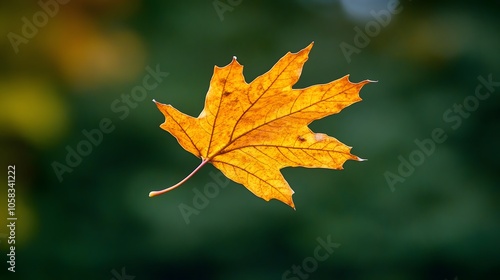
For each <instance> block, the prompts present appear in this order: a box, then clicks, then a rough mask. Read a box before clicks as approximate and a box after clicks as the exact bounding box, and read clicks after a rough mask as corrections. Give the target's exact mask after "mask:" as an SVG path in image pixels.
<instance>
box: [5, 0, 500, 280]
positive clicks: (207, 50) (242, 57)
mask: <svg viewBox="0 0 500 280" xmlns="http://www.w3.org/2000/svg"><path fill="white" fill-rule="evenodd" d="M54 1H55V0H54ZM54 1H49V0H45V1H42V2H43V3H46V2H51V3H58V2H54ZM6 2H7V1H3V2H2V3H1V4H0V31H1V32H0V33H1V38H2V40H0V61H1V63H0V141H1V145H0V149H1V150H0V152H1V167H2V168H3V169H4V171H3V174H5V175H2V176H5V178H6V177H7V166H8V165H12V164H14V165H15V166H16V216H17V218H18V221H17V227H16V230H17V231H16V271H17V272H16V273H11V272H8V271H7V267H8V264H7V263H6V261H7V256H6V254H7V253H8V246H7V242H6V241H7V239H6V237H7V234H8V233H7V228H6V227H5V226H1V227H0V249H1V255H0V260H2V261H1V263H2V265H1V269H0V278H1V279H116V280H120V279H129V280H131V279H136V280H142V279H306V277H305V276H299V275H293V274H290V275H288V276H286V275H285V277H284V273H285V272H286V271H287V270H291V268H292V265H294V264H295V265H300V266H302V265H303V264H304V263H303V261H304V260H306V259H307V258H308V257H313V256H314V253H313V252H314V250H315V248H316V247H317V246H318V242H317V241H316V240H317V238H322V239H325V240H326V238H327V236H330V238H331V240H332V241H333V242H335V243H339V244H341V245H340V247H338V248H337V249H335V251H334V252H333V254H331V255H330V256H329V257H328V259H326V260H325V261H320V262H318V265H317V268H314V269H309V270H310V271H311V272H308V273H307V279H385V280H388V279H389V280H390V279H409V280H412V279H438V280H442V279H455V277H457V279H497V278H496V277H498V276H499V275H500V265H499V259H500V250H499V249H500V246H499V233H500V219H499V218H500V217H499V209H500V206H499V203H498V202H499V201H500V192H499V187H500V186H499V175H498V171H499V168H498V166H499V165H498V162H497V159H498V158H499V157H500V152H499V148H498V143H499V141H498V136H499V132H500V118H499V114H498V110H499V104H500V97H499V94H500V87H494V88H493V89H494V90H495V91H494V92H492V93H491V95H490V96H489V98H487V99H486V100H482V101H479V102H478V104H477V106H476V107H477V108H474V110H473V111H471V112H470V113H469V115H467V117H460V120H461V121H462V123H461V125H460V126H459V127H458V128H457V129H453V128H452V127H451V124H453V123H450V122H447V121H445V120H444V119H443V114H444V113H445V112H446V111H447V110H448V109H453V106H454V104H462V103H463V101H464V99H466V98H469V99H467V100H471V96H473V95H474V92H475V89H476V86H478V85H479V84H480V83H479V81H478V76H482V77H485V78H487V77H488V76H489V75H492V79H493V80H494V81H500V71H499V70H500V69H499V62H500V51H499V50H500V36H499V34H500V24H499V23H500V20H499V19H498V11H499V9H498V8H499V5H497V4H495V3H494V2H495V1H489V2H487V1H482V2H484V3H482V4H479V2H481V1H478V2H472V1H462V2H459V1H458V2H457V1H439V2H437V1H436V2H425V3H423V2H422V1H401V3H399V6H398V7H399V9H401V10H400V12H399V13H398V14H393V15H392V16H391V19H390V21H389V22H388V24H386V26H381V25H378V26H379V27H380V30H378V31H377V30H375V29H374V31H373V32H374V33H376V34H374V35H373V36H371V37H370V38H369V39H370V41H369V43H368V44H367V46H363V47H362V48H359V52H357V53H353V54H352V55H350V56H349V59H350V62H348V59H347V58H346V56H345V55H344V54H343V52H342V50H341V48H340V45H341V44H342V43H343V42H345V43H347V44H350V45H352V46H356V45H355V42H354V39H355V36H356V30H355V28H356V27H357V28H360V29H361V30H365V26H366V24H367V23H369V22H370V21H373V20H374V16H373V15H372V14H371V13H370V11H375V12H376V13H379V11H381V10H387V4H388V2H390V1H387V0H381V1H367V0H366V1H361V0H356V1H347V0H344V1H338V0H337V1H335V0H316V1H305V0H295V1H272V2H271V1H250V0H243V1H235V0H232V1H230V0H228V1H226V0H220V1H193V2H192V1H187V2H182V1H173V2H172V1H164V2H163V1H139V0H109V1H99V0H88V1H84V0H69V2H68V3H67V4H58V6H57V10H55V7H56V6H54V5H53V6H52V8H51V9H52V11H54V13H53V16H50V15H49V16H48V17H47V20H46V22H44V18H43V16H42V15H41V14H40V13H39V12H40V11H43V9H42V8H41V6H40V5H39V4H38V3H37V1H17V2H14V1H12V2H9V3H6ZM61 2H63V1H62V0H61ZM214 3H215V5H214ZM218 9H219V10H218ZM36 13H38V15H39V18H35V20H38V23H39V24H40V25H41V27H39V28H37V29H38V30H37V31H36V32H35V33H34V35H33V34H30V33H27V34H29V36H31V37H32V38H26V39H24V41H23V42H22V43H18V45H16V46H14V45H13V43H12V38H13V37H12V36H13V35H12V33H15V34H17V35H22V34H23V30H22V28H23V25H24V24H25V23H24V22H23V20H22V18H23V17H26V18H27V19H28V20H29V21H31V22H33V16H34V15H35V14H36ZM11 32H12V33H11ZM9 34H10V35H9ZM312 41H314V42H315V45H314V47H313V49H312V51H311V54H310V58H309V61H308V62H307V63H306V65H305V67H304V70H303V72H302V77H301V79H300V81H299V82H298V83H297V84H296V85H295V88H303V87H307V86H309V85H313V84H318V83H326V82H328V81H331V80H334V79H337V78H340V77H342V76H344V75H346V74H350V75H351V80H352V81H355V82H358V81H361V80H364V79H371V80H378V83H374V84H369V85H366V86H365V87H364V88H363V89H362V91H361V97H362V98H363V101H362V102H360V103H356V104H354V105H352V106H350V107H348V108H347V109H345V110H343V111H342V112H341V113H340V114H338V115H334V116H331V117H327V118H325V119H322V120H319V121H316V122H314V123H313V124H312V125H311V128H312V129H313V130H314V131H316V132H324V133H327V134H329V135H332V136H334V137H336V138H338V139H339V140H340V141H342V142H344V143H346V144H347V145H349V146H352V147H353V150H352V152H353V153H354V154H356V155H358V156H360V157H362V158H367V159H368V161H366V162H353V161H349V162H347V163H346V164H345V165H344V167H345V170H343V171H334V170H323V169H305V168H294V169H292V168H286V169H284V170H282V171H283V174H284V176H285V178H286V179H287V180H288V181H289V183H290V185H291V186H292V188H293V189H294V190H295V195H294V201H295V204H296V206H297V210H296V211H293V210H292V209H291V208H289V207H288V206H286V205H284V204H283V203H280V202H278V201H271V202H265V201H264V200H262V199H259V198H257V197H255V196H254V195H253V194H251V193H250V192H249V191H247V190H246V189H245V188H244V187H243V186H241V185H238V184H235V183H233V182H231V183H230V184H229V185H228V186H227V187H226V188H220V189H218V190H219V193H218V195H216V196H215V197H214V198H210V199H208V205H206V206H205V207H204V208H203V209H201V210H200V211H199V213H197V215H195V214H193V215H191V216H190V217H189V218H188V220H189V223H186V220H185V219H184V217H183V215H182V214H181V212H180V210H179V206H180V205H181V204H185V205H189V206H191V207H194V206H193V198H194V197H195V191H196V190H199V191H202V192H203V190H204V187H205V186H207V184H211V183H213V182H214V179H212V177H211V176H210V174H211V173H213V174H219V173H220V172H218V171H217V170H216V169H215V168H214V167H213V166H211V165H207V166H205V167H204V168H202V169H201V170H200V172H199V173H197V174H196V175H195V176H194V177H193V178H191V179H190V180H189V181H188V182H187V183H185V184H184V185H183V186H182V187H180V188H179V189H177V190H175V191H173V192H171V193H169V194H167V195H163V196H160V197H156V198H149V197H148V195H147V194H148V192H149V191H151V190H153V189H160V188H164V187H167V186H170V185H173V184H175V183H177V182H178V181H179V180H181V179H182V178H184V177H185V176H186V175H187V174H189V173H190V172H191V171H192V170H193V169H194V168H195V167H196V166H197V165H198V164H199V159H197V158H196V157H194V156H193V155H191V154H189V153H187V152H186V151H184V150H183V149H182V148H181V147H180V146H179V145H178V144H177V142H176V140H175V139H174V138H173V137H172V136H171V135H170V134H168V133H167V132H165V131H163V130H161V129H160V128H159V127H158V126H159V125H160V124H161V123H162V122H163V121H164V118H163V116H162V114H161V113H160V112H159V111H158V110H157V108H156V106H155V105H154V104H153V103H152V102H151V101H150V100H151V99H153V98H154V99H156V100H158V101H160V102H162V103H168V104H172V105H174V106H175V107H176V108H178V109H179V110H181V111H183V112H185V113H187V114H190V115H193V116H197V115H198V114H199V112H200V111H201V110H202V108H203V103H204V99H205V94H206V92H207V89H208V86H209V80H210V77H211V75H212V71H213V67H214V65H218V66H224V65H226V64H228V63H229V62H230V61H231V58H232V56H233V55H235V56H237V57H238V61H239V62H240V63H241V64H243V65H244V66H245V69H244V73H245V77H246V80H247V82H250V81H252V80H253V79H254V78H255V77H257V76H258V75H260V74H262V73H264V72H266V71H267V70H268V69H269V68H270V67H271V66H272V65H273V64H274V63H275V62H276V61H277V60H278V59H279V58H280V57H282V56H283V55H284V54H285V53H286V52H288V51H292V52H296V51H299V50H300V49H302V48H304V47H306V46H307V45H308V44H309V43H310V42H312ZM16 48H17V52H16ZM147 66H149V67H151V68H153V69H155V68H156V67H159V69H161V71H163V72H168V73H169V75H168V77H166V78H164V79H163V80H162V81H161V83H159V84H158V86H157V87H156V88H155V89H153V90H150V91H148V92H147V96H146V97H145V98H144V100H141V101H140V102H135V103H134V105H133V107H130V106H129V107H128V108H129V113H128V114H127V115H126V116H125V114H124V113H123V112H122V113H117V112H116V110H113V109H112V104H113V103H114V102H118V103H116V104H120V105H121V106H123V105H124V104H125V103H122V101H121V100H122V95H127V94H130V93H131V91H132V89H133V88H134V87H136V86H138V85H142V81H143V77H144V76H146V75H148V71H147V70H146V67H147ZM483 91H484V89H483ZM484 92H485V91H484ZM116 100H118V101H116ZM471 104H472V103H471ZM469 107H470V104H469ZM454 116H459V115H458V114H454ZM122 118H123V119H122ZM103 119H109V120H110V122H112V125H113V127H114V130H113V131H112V132H110V133H107V134H104V135H103V139H102V143H100V144H99V145H97V146H93V147H92V151H91V152H90V153H89V154H88V155H87V156H84V157H83V158H82V160H81V163H79V164H78V165H77V166H76V167H74V168H72V169H73V170H72V172H68V173H64V174H63V175H62V182H60V180H58V177H57V175H56V173H55V172H54V169H53V164H54V162H59V163H61V164H65V161H66V160H65V158H66V155H67V153H68V152H67V147H68V146H69V147H71V148H72V149H76V147H77V145H78V144H79V143H80V142H81V141H83V140H85V139H86V137H85V136H84V134H82V130H87V131H91V130H93V129H98V128H99V123H100V122H101V121H102V120H103ZM435 128H442V129H443V130H444V131H445V133H446V135H447V139H446V141H445V142H444V143H442V144H437V145H436V149H435V151H434V152H433V153H430V155H429V156H426V157H425V159H424V162H423V163H422V164H421V165H419V166H417V167H415V170H414V171H413V173H412V174H411V175H410V176H408V177H407V178H404V179H405V180H404V182H398V183H396V184H395V185H394V186H393V188H391V187H390V186H389V184H388V182H387V180H386V178H385V176H384V174H385V173H386V172H392V173H394V174H398V165H400V159H399V158H398V157H399V156H402V157H403V158H405V159H408V157H409V155H410V153H412V152H414V151H416V150H417V149H418V148H417V146H416V144H415V143H414V141H415V139H419V140H423V139H425V138H429V137H431V132H432V131H433V129H435ZM4 182H5V181H4ZM1 189H2V190H4V191H1V192H0V201H3V202H2V203H0V209H1V212H0V220H1V221H2V222H1V225H3V224H4V223H5V224H7V220H6V218H7V202H6V201H7V185H6V184H4V187H2V188H1ZM309 260H310V258H309ZM309 265H310V263H309ZM127 276H128V277H127ZM294 277H295V278H294Z"/></svg>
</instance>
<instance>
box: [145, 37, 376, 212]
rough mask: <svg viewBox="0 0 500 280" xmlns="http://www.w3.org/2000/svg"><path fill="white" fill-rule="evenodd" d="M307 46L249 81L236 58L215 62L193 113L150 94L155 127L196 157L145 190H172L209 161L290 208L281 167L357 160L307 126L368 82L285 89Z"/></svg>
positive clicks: (347, 100)
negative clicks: (160, 185) (157, 119)
mask: <svg viewBox="0 0 500 280" xmlns="http://www.w3.org/2000/svg"><path fill="white" fill-rule="evenodd" d="M312 46H313V43H311V44H310V45H309V46H308V47H307V48H305V49H303V50H301V51H299V52H298V53H290V52H288V53H287V54H286V55H285V56H284V57H282V58H281V59H280V60H279V61H278V62H277V63H276V64H275V65H274V66H273V67H272V68H271V70H269V71H268V72H267V73H265V74H263V75H261V76H259V77H257V78H256V79H255V80H253V81H252V82H251V83H249V84H248V83H247V82H245V78H244V77H243V66H242V65H241V64H239V63H238V61H237V60H236V57H233V60H232V61H231V63H229V65H227V66H225V67H217V66H215V68H214V74H213V76H212V79H211V81H210V88H209V89H208V93H207V96H206V100H205V108H204V109H203V111H202V112H201V114H200V115H199V116H198V118H194V117H191V116H188V115H185V114H183V113H181V112H180V111H178V110H177V109H175V108H174V107H172V106H171V105H165V104H162V103H159V102H156V101H154V100H153V101H154V102H155V103H156V105H157V106H158V109H159V110H160V111H161V112H162V113H163V115H164V116H165V122H164V123H163V124H161V126H160V127H161V128H162V129H164V130H166V131H168V132H170V134H172V135H173V136H174V137H175V138H176V139H177V141H178V142H179V144H180V145H181V146H182V147H183V148H184V149H186V150H187V151H188V152H190V153H192V154H194V155H195V156H197V157H199V158H201V159H202V163H201V164H200V165H199V166H198V167H197V168H196V169H195V170H194V171H193V172H192V173H191V174H190V175H189V176H187V177H186V178H185V179H184V180H182V181H181V182H179V183H178V184H176V185H174V186H172V187H170V188H167V189H164V190H162V191H153V192H151V193H150V194H149V196H156V195H159V194H162V193H165V192H167V191H170V190H172V189H174V188H176V187H177V186H179V185H180V184H182V183H184V182H185V181H186V180H187V179H189V178H190V177H191V176H192V175H193V174H194V173H195V172H197V171H198V170H199V169H200V168H201V167H202V166H203V165H205V164H206V163H208V162H211V163H212V164H213V165H214V166H215V167H216V168H218V169H219V170H220V171H222V173H223V174H224V175H225V176H226V177H228V178H229V179H231V180H233V181H235V182H237V183H240V184H242V185H244V186H245V187H246V188H247V189H248V190H250V191H251V192H252V193H254V194H255V195H256V196H258V197H261V198H263V199H264V200H266V201H269V200H270V199H273V198H274V199H277V200H280V201H282V202H284V203H286V204H288V205H290V206H291V207H293V208H294V209H295V205H294V203H293V200H292V194H293V193H294V192H293V190H292V189H291V188H290V186H289V185H288V183H287V181H286V180H285V178H284V177H283V175H282V174H281V172H280V169H282V168H284V167H297V166H303V167H309V168H330V169H342V165H343V164H344V162H345V161H346V160H358V161H361V160H362V159H360V158H359V157H357V156H355V155H352V154H351V153H350V150H351V147H348V146H346V145H344V144H343V143H341V142H340V141H338V140H337V139H335V138H333V137H330V136H328V135H326V134H322V133H314V132H312V131H311V130H310V129H309V127H308V125H309V123H311V122H312V121H313V120H317V119H321V118H323V117H326V116H328V115H332V114H336V113H338V112H340V111H341V110H342V109H343V108H345V107H347V106H349V105H351V104H353V103H355V102H358V101H360V100H361V98H360V97H359V91H360V90H361V88H362V87H363V85H365V84H367V83H369V82H370V81H369V80H365V81H362V82H360V83H351V82H350V81H349V76H348V75H347V76H344V77H342V78H340V79H338V80H335V81H332V82H329V83H327V84H320V85H314V86H310V87H307V88H305V89H292V86H293V85H294V84H295V83H296V82H297V81H298V79H299V77H300V74H301V72H302V67H303V65H304V63H305V62H306V60H307V58H308V54H309V52H310V50H311V48H312Z"/></svg>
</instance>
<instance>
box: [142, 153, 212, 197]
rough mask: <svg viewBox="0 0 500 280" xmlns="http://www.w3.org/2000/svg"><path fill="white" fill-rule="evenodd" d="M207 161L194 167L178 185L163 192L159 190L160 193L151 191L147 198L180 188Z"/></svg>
mask: <svg viewBox="0 0 500 280" xmlns="http://www.w3.org/2000/svg"><path fill="white" fill-rule="evenodd" d="M208 161H209V160H208V159H205V160H203V161H202V162H201V164H200V165H198V167H196V169H195V170H193V172H191V174H189V175H188V176H187V177H186V178H184V179H182V181H180V182H179V183H177V184H175V185H173V186H171V187H168V188H166V189H163V190H161V191H152V192H150V193H149V197H153V196H157V195H160V194H164V193H167V192H169V191H171V190H173V189H175V188H177V187H178V186H180V185H182V184H184V182H186V181H187V180H189V178H191V177H193V175H194V174H195V173H196V172H198V170H200V168H202V167H203V165H205V164H207V162H208Z"/></svg>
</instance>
